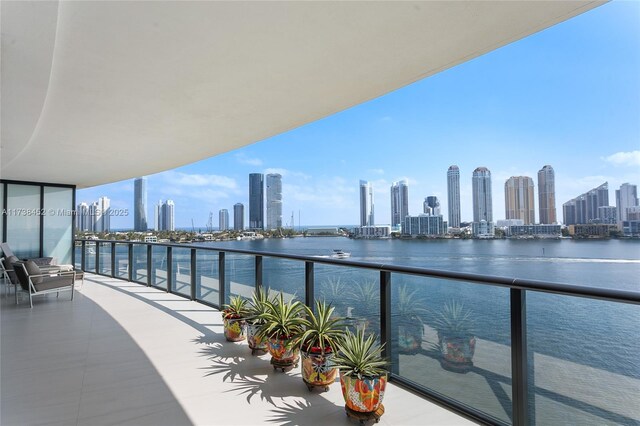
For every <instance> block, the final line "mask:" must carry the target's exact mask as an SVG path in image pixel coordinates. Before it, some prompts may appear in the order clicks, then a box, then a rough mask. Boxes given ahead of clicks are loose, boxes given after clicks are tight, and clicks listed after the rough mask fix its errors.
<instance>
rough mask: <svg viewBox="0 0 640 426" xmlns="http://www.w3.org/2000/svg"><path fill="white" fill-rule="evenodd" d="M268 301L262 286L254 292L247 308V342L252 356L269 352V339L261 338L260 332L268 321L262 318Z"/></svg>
mask: <svg viewBox="0 0 640 426" xmlns="http://www.w3.org/2000/svg"><path fill="white" fill-rule="evenodd" d="M268 300H269V297H268V295H267V290H265V289H264V288H263V287H262V286H260V287H258V288H257V289H256V290H255V291H254V292H253V294H252V295H251V300H250V301H249V306H248V308H247V311H248V314H247V342H248V343H249V348H250V349H251V355H253V354H255V353H256V351H262V352H266V351H267V339H264V338H260V337H259V336H258V331H259V330H260V327H261V326H263V325H264V324H265V323H266V320H265V319H264V318H261V317H260V315H262V314H263V313H264V312H265V310H266V305H265V303H266V302H267V301H268Z"/></svg>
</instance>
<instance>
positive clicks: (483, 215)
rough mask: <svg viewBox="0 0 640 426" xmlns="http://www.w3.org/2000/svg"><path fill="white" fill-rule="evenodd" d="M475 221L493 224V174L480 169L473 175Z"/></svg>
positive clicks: (482, 168)
mask: <svg viewBox="0 0 640 426" xmlns="http://www.w3.org/2000/svg"><path fill="white" fill-rule="evenodd" d="M471 183H472V192H473V221H474V222H480V221H482V220H484V221H486V222H487V223H489V222H493V199H492V197H491V172H490V171H489V169H487V168H486V167H478V168H477V169H475V170H474V171H473V175H472V180H471Z"/></svg>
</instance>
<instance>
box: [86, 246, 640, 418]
mask: <svg viewBox="0 0 640 426" xmlns="http://www.w3.org/2000/svg"><path fill="white" fill-rule="evenodd" d="M87 241H95V243H96V254H95V257H96V262H95V265H96V274H98V275H104V274H101V273H100V269H99V264H100V262H99V255H100V250H99V247H100V243H104V242H110V243H112V245H111V248H112V262H113V259H114V257H115V255H114V254H113V253H114V251H115V243H116V241H114V240H84V239H82V240H80V239H78V240H75V244H77V243H78V242H81V245H82V262H81V266H82V269H83V270H84V269H85V265H86V259H85V257H86V255H85V249H86V242H87ZM120 242H122V241H120ZM75 244H74V245H75ZM136 244H139V245H146V246H147V286H154V287H155V285H153V281H152V277H151V269H152V259H153V257H152V247H153V246H160V247H166V250H167V289H166V291H167V292H170V293H172V292H173V291H172V288H171V285H172V281H173V280H172V277H171V272H172V262H171V260H172V259H171V257H172V248H173V247H182V248H184V247H185V245H184V244H167V243H144V242H127V247H128V257H129V266H128V268H129V274H128V276H129V281H133V282H136V281H135V280H132V279H131V278H135V276H133V272H132V269H133V268H132V259H133V247H134V245H136ZM189 247H190V248H191V292H190V293H191V294H190V295H189V296H187V295H184V294H181V293H177V292H175V294H176V295H178V296H181V297H185V298H190V299H191V300H194V301H197V302H199V303H203V304H205V305H208V306H212V307H214V308H217V309H221V308H222V306H223V305H224V304H225V303H226V293H227V288H226V286H227V282H226V273H225V259H226V253H235V254H244V255H251V256H254V257H255V283H254V284H255V287H256V288H258V287H259V286H262V284H263V280H262V265H263V258H264V257H273V258H280V259H288V260H297V261H302V262H304V263H305V303H306V304H307V306H309V307H311V308H312V309H313V300H314V289H315V285H314V284H315V283H314V265H315V264H316V263H323V264H330V265H335V266H346V267H355V268H360V269H368V270H377V271H379V272H380V281H379V284H380V340H381V342H382V343H384V344H385V349H384V353H383V354H384V356H385V357H386V358H387V359H388V360H389V361H391V362H392V364H391V365H392V366H397V365H398V364H397V361H398V360H397V359H392V357H393V358H395V357H397V356H398V354H397V353H390V350H389V347H390V346H391V345H390V343H391V336H393V330H392V321H391V287H392V284H391V277H392V275H391V274H392V273H400V274H409V275H417V276H422V277H431V278H441V279H446V280H455V281H465V282H469V283H475V284H480V285H491V286H496V287H504V288H509V289H510V306H511V313H510V318H511V371H512V373H511V374H512V377H511V378H512V389H513V390H512V409H513V417H512V422H513V425H514V426H524V425H528V424H532V422H533V423H535V419H534V416H535V409H534V405H533V404H534V402H533V399H534V398H529V395H528V393H529V389H530V388H531V386H532V384H533V383H531V382H532V380H533V377H530V375H529V367H528V366H529V363H530V359H529V358H530V356H531V354H529V351H528V350H527V333H526V330H527V324H526V306H527V303H526V295H527V291H535V292H543V293H551V294H559V295H565V296H573V297H584V298H589V299H597V300H604V301H609V302H618V303H629V304H636V305H640V293H636V292H630V291H624V290H612V289H604V288H593V287H584V286H574V285H570V284H560V283H552V282H545V281H536V280H525V279H515V278H505V277H496V276H487V275H477V274H470V273H461V272H452V271H443V270H437V269H427V268H418V267H409V266H397V265H387V264H376V263H370V262H359V261H352V260H345V259H341V260H335V259H328V258H319V257H312V256H302V255H294V254H284V253H273V252H257V251H250V250H240V249H229V248H220V247H206V246H189ZM197 250H207V251H215V252H217V253H218V283H219V301H218V305H217V306H216V305H215V304H211V303H209V302H207V301H204V300H200V299H198V298H197V297H196V296H197V285H196V284H197V279H196V258H197V255H196V253H197ZM113 272H114V268H113V267H112V275H115V277H116V278H119V277H117V274H114V273H113ZM120 279H123V278H120ZM394 361H395V362H394ZM390 380H391V381H393V382H394V383H396V384H397V385H399V386H401V387H403V388H406V389H407V390H409V391H411V392H415V393H417V394H419V395H421V396H423V397H425V398H426V399H428V400H430V401H432V402H434V403H436V404H438V405H440V406H442V407H445V408H447V409H449V410H451V411H454V412H455V413H456V414H459V415H461V416H463V417H465V418H468V419H470V420H473V421H475V422H479V423H484V424H504V422H502V421H500V420H498V419H495V418H493V417H490V416H489V415H487V414H486V413H483V412H481V411H478V410H475V409H474V408H472V407H468V406H465V405H462V404H460V403H459V402H457V401H455V400H453V399H451V398H449V397H447V396H446V395H442V394H439V393H437V392H435V391H433V390H431V389H427V388H425V387H424V386H422V385H420V384H418V383H415V382H412V381H411V380H408V379H407V378H404V377H402V376H400V375H399V374H398V372H397V371H391V372H390Z"/></svg>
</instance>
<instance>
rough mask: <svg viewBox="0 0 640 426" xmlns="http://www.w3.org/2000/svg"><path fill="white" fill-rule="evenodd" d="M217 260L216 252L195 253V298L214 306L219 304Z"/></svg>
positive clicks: (200, 251)
mask: <svg viewBox="0 0 640 426" xmlns="http://www.w3.org/2000/svg"><path fill="white" fill-rule="evenodd" d="M218 258H219V256H218V252H216V251H212V250H197V251H196V268H197V269H196V297H197V299H198V300H205V301H207V302H209V303H212V304H214V305H215V306H218V305H219V303H220V299H219V298H220V282H219V281H218V280H219V278H220V275H219V271H218ZM218 307H219V306H218Z"/></svg>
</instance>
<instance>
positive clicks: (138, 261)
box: [132, 244, 147, 284]
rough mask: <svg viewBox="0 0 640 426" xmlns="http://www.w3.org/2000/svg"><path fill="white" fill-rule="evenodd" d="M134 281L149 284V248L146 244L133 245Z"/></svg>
mask: <svg viewBox="0 0 640 426" xmlns="http://www.w3.org/2000/svg"><path fill="white" fill-rule="evenodd" d="M132 275H133V280H134V281H137V282H139V283H142V284H147V246H146V245H145V244H134V245H133V273H132Z"/></svg>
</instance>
